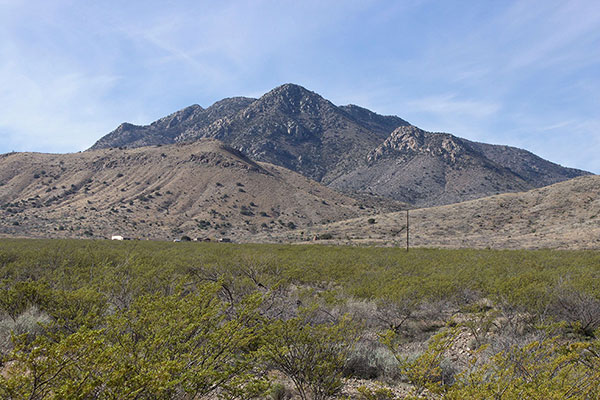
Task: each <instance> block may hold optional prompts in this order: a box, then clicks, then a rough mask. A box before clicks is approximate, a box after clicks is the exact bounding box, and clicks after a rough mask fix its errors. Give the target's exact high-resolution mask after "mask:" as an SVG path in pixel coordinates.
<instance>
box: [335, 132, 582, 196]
mask: <svg viewBox="0 0 600 400" xmlns="http://www.w3.org/2000/svg"><path fill="white" fill-rule="evenodd" d="M584 174H586V173H585V172H584V171H580V170H576V169H571V168H564V167H561V166H559V165H557V164H554V163H551V162H549V161H546V160H544V159H542V158H540V157H538V156H536V155H534V154H532V153H530V152H528V151H525V150H522V149H518V148H514V147H509V146H497V145H490V144H484V143H476V142H471V141H469V140H466V139H461V138H458V137H456V136H453V135H450V134H447V133H431V132H425V131H423V130H421V129H419V128H417V127H414V126H401V127H399V128H397V129H395V130H394V131H393V132H392V133H391V134H390V136H389V137H388V138H386V139H385V141H384V142H383V143H381V144H380V145H379V146H377V147H376V148H375V149H373V150H372V151H371V152H370V153H369V154H368V155H367V162H366V163H365V164H364V165H361V166H359V167H358V168H356V169H354V170H351V171H348V172H347V173H346V174H344V175H341V176H340V177H338V178H337V179H335V180H334V181H332V182H330V183H329V186H330V187H332V188H335V189H338V190H342V191H345V192H351V191H357V192H363V191H368V192H370V193H374V194H377V195H380V196H385V197H388V198H392V199H395V200H399V201H404V202H407V203H410V204H414V205H417V206H431V205H441V204H448V203H458V202H462V201H466V200H471V199H475V198H480V197H485V196H490V195H494V194H499V193H507V192H521V191H526V190H529V189H533V188H535V187H540V186H546V185H550V184H552V183H556V182H560V181H563V180H565V179H571V178H574V177H577V176H580V175H584Z"/></svg>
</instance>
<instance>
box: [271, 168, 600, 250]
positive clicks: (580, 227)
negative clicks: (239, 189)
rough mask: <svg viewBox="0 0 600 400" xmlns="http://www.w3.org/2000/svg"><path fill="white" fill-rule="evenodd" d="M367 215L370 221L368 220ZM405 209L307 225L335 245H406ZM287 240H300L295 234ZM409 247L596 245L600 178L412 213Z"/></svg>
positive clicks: (599, 225) (598, 240) (599, 232)
mask: <svg viewBox="0 0 600 400" xmlns="http://www.w3.org/2000/svg"><path fill="white" fill-rule="evenodd" d="M369 219H371V223H370V222H369ZM405 227H406V214H405V213H404V212H395V213H387V214H382V215H372V216H370V217H360V218H356V219H350V220H348V221H340V222H335V223H332V224H327V225H323V226H319V227H316V228H311V229H310V230H309V233H310V234H311V235H319V236H323V235H324V234H326V233H327V234H329V235H332V237H333V239H332V242H335V243H376V244H385V245H399V246H404V245H405V237H406V236H405V235H406V231H405ZM283 236H284V237H285V238H286V240H289V241H295V240H300V238H299V237H298V236H297V235H294V234H293V233H286V234H285V235H283ZM410 238H411V240H410V242H411V245H413V246H420V247H423V246H426V247H449V248H457V247H470V248H486V247H491V248H511V249H517V248H547V247H550V248H568V249H584V248H588V249H591V248H595V249H597V248H600V176H596V175H594V176H585V177H579V178H575V179H571V180H569V181H566V182H561V183H557V184H554V185H551V186H547V187H544V188H541V189H534V190H530V191H528V192H523V193H507V194H501V195H497V196H491V197H486V198H481V199H477V200H472V201H467V202H463V203H458V204H451V205H446V206H439V207H431V208H421V209H416V210H411V211H410Z"/></svg>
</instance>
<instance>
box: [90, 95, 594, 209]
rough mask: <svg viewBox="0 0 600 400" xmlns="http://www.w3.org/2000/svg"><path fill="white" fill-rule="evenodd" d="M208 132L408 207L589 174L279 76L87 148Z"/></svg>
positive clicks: (258, 157)
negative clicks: (337, 98) (269, 86)
mask: <svg viewBox="0 0 600 400" xmlns="http://www.w3.org/2000/svg"><path fill="white" fill-rule="evenodd" d="M203 138H214V139H218V140H220V141H223V142H224V143H226V144H228V145H230V146H232V147H234V148H236V149H238V150H240V151H241V152H243V153H244V154H246V155H247V156H248V157H250V158H251V159H253V160H255V161H262V162H268V163H272V164H275V165H279V166H282V167H285V168H288V169H290V170H293V171H296V172H298V173H300V174H302V175H304V176H306V177H308V178H310V179H312V180H315V181H317V182H320V183H323V184H325V185H328V186H330V187H332V188H334V189H336V190H339V191H341V192H344V193H346V194H348V195H351V196H353V195H355V194H357V193H362V194H370V195H377V196H384V197H387V198H390V199H394V200H397V201H401V202H407V203H410V204H413V205H415V206H431V205H442V204H449V203H455V202H461V201H465V200H470V199H475V198H480V197H485V196H489V195H492V194H497V193H504V192H518V191H523V190H529V189H533V188H537V187H542V186H546V185H549V184H553V183H556V182H560V181H564V180H567V179H571V178H574V177H577V176H581V175H586V174H589V173H587V172H585V171H580V170H576V169H571V168H564V167H562V166H560V165H557V164H554V163H551V162H549V161H546V160H543V159H541V158H540V157H537V156H535V155H534V154H532V153H530V152H528V151H526V150H522V149H518V148H514V147H509V146H499V145H491V144H484V143H476V142H471V141H468V140H466V139H461V138H459V137H456V136H453V135H450V134H447V133H432V132H425V131H423V130H421V129H419V128H417V127H415V126H412V125H410V124H409V123H408V122H406V121H404V120H403V119H401V118H399V117H396V116H382V115H378V114H376V113H373V112H371V111H369V110H367V109H365V108H361V107H358V106H355V105H348V106H336V105H334V104H333V103H331V102H330V101H328V100H326V99H324V98H323V97H321V96H320V95H318V94H317V93H314V92H311V91H309V90H307V89H305V88H303V87H301V86H298V85H293V84H285V85H282V86H279V87H277V88H275V89H273V90H271V91H270V92H268V93H266V94H265V95H263V96H261V97H260V98H259V99H248V98H233V99H225V100H222V101H220V102H217V103H215V104H214V105H212V106H210V107H209V108H207V109H203V108H202V107H200V106H197V105H196V106H191V107H188V108H186V109H183V110H181V111H178V112H176V113H175V114H172V115H170V116H168V117H165V118H163V119H160V120H158V121H156V122H154V123H152V124H150V125H148V126H135V125H131V124H123V125H121V126H120V127H119V128H117V129H116V130H115V131H113V132H111V133H110V134H108V135H107V136H105V137H103V138H102V139H100V140H99V141H98V142H97V143H96V144H95V145H94V146H93V147H92V149H101V148H115V147H122V148H135V147H140V146H146V145H150V144H167V143H192V142H194V141H197V140H201V139H203Z"/></svg>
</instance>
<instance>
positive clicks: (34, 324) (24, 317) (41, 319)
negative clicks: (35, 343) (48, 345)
mask: <svg viewBox="0 0 600 400" xmlns="http://www.w3.org/2000/svg"><path fill="white" fill-rule="evenodd" d="M50 322H51V319H50V317H49V316H48V314H46V313H44V312H42V311H40V310H39V309H38V308H37V307H36V306H31V307H29V308H28V309H27V310H26V311H25V312H23V313H22V314H20V315H19V316H18V317H17V318H16V319H12V318H2V320H1V321H0V357H2V356H5V355H6V354H7V353H8V352H9V351H10V350H12V348H13V343H12V336H13V335H23V334H28V335H29V337H30V338H32V339H34V338H35V337H37V336H38V335H39V334H42V333H43V332H44V325H47V324H49V323H50Z"/></svg>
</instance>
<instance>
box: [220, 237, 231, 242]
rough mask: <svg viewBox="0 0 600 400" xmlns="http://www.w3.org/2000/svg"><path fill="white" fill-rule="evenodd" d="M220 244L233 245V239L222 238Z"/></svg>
mask: <svg viewBox="0 0 600 400" xmlns="http://www.w3.org/2000/svg"><path fill="white" fill-rule="evenodd" d="M219 242H221V243H231V239H229V238H221V239H219Z"/></svg>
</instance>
